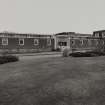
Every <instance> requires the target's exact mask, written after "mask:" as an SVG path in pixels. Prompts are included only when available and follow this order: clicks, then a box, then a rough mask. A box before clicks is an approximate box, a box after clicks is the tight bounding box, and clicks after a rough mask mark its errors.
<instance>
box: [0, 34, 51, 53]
mask: <svg viewBox="0 0 105 105" xmlns="http://www.w3.org/2000/svg"><path fill="white" fill-rule="evenodd" d="M52 41H53V40H52V35H40V34H20V33H9V32H3V33H0V52H9V53H18V52H39V51H51V50H52V47H53V45H52Z"/></svg>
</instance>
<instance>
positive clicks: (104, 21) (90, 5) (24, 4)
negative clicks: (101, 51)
mask: <svg viewBox="0 0 105 105" xmlns="http://www.w3.org/2000/svg"><path fill="white" fill-rule="evenodd" d="M104 11H105V0H0V32H2V31H9V32H19V33H44V34H50V33H58V32H77V33H88V34H89V33H92V32H93V31H96V30H104V29H105V12H104Z"/></svg>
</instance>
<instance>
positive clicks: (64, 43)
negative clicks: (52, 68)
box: [58, 42, 67, 46]
mask: <svg viewBox="0 0 105 105" xmlns="http://www.w3.org/2000/svg"><path fill="white" fill-rule="evenodd" d="M58 45H59V46H67V42H58Z"/></svg>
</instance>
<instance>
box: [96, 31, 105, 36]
mask: <svg viewBox="0 0 105 105" xmlns="http://www.w3.org/2000/svg"><path fill="white" fill-rule="evenodd" d="M99 36H100V35H99V33H95V37H99ZM101 36H102V37H105V32H102V34H101Z"/></svg>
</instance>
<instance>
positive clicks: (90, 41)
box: [71, 39, 104, 45]
mask: <svg viewBox="0 0 105 105" xmlns="http://www.w3.org/2000/svg"><path fill="white" fill-rule="evenodd" d="M84 41H85V40H80V43H81V45H83V44H84ZM92 41H93V40H90V39H89V40H88V43H89V44H90V45H91V43H92ZM71 43H72V45H75V40H72V42H71ZM95 43H96V45H98V43H99V41H98V40H95ZM102 44H103V45H104V40H103V41H102Z"/></svg>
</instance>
